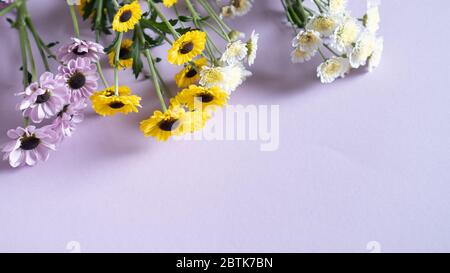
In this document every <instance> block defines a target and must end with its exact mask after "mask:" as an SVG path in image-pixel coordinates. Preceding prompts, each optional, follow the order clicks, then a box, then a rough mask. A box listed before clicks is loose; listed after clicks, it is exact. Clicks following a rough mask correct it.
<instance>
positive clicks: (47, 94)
mask: <svg viewBox="0 0 450 273" xmlns="http://www.w3.org/2000/svg"><path fill="white" fill-rule="evenodd" d="M51 96H52V95H51V94H50V92H48V91H46V92H45V93H44V94H42V95H39V96H37V98H36V103H45V102H47V101H48V100H49V99H50V97H51Z"/></svg>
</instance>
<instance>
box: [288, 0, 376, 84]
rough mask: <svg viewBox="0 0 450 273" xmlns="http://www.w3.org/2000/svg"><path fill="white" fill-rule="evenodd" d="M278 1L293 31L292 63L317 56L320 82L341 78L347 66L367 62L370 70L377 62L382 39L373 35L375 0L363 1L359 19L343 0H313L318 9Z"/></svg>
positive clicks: (305, 60)
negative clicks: (365, 10)
mask: <svg viewBox="0 0 450 273" xmlns="http://www.w3.org/2000/svg"><path fill="white" fill-rule="evenodd" d="M282 2H283V5H284V7H285V10H286V14H287V17H288V20H289V22H290V24H291V25H292V26H293V27H294V29H295V31H296V32H297V35H296V36H295V38H294V39H293V41H292V46H293V47H294V50H293V51H292V53H291V58H292V62H293V63H303V62H307V61H309V60H310V59H311V58H313V57H314V56H316V55H320V56H321V57H322V58H323V63H322V64H320V65H319V67H318V68H317V76H318V77H319V78H320V80H321V82H322V83H331V82H333V81H334V80H336V79H337V78H339V77H344V76H345V75H346V74H347V73H349V72H350V70H351V69H357V68H360V67H362V66H366V65H367V67H368V70H369V71H372V70H373V69H374V68H376V67H377V66H378V65H379V63H380V60H381V56H382V52H383V38H382V37H378V36H377V31H378V29H379V21H380V15H379V9H378V6H379V2H378V1H377V0H368V1H367V6H368V8H367V12H366V14H365V15H364V16H363V17H361V18H355V17H352V16H351V15H350V12H349V11H348V10H347V0H313V2H314V3H315V5H316V6H317V8H318V10H319V11H318V12H316V11H314V10H313V9H311V8H308V7H307V6H306V5H304V3H303V1H293V0H282ZM326 53H329V55H327V54H326ZM329 56H331V57H329Z"/></svg>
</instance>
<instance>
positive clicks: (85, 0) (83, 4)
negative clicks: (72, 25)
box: [77, 0, 93, 16]
mask: <svg viewBox="0 0 450 273" xmlns="http://www.w3.org/2000/svg"><path fill="white" fill-rule="evenodd" d="M91 1H92V0H80V4H79V5H78V6H77V7H78V11H79V12H80V14H81V16H84V8H85V7H86V5H87V4H89V2H91ZM91 16H93V14H92V15H91Z"/></svg>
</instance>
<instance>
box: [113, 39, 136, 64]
mask: <svg viewBox="0 0 450 273" xmlns="http://www.w3.org/2000/svg"><path fill="white" fill-rule="evenodd" d="M132 46H133V41H132V40H130V39H125V40H123V41H122V44H121V46H120V56H119V67H123V69H125V68H129V67H131V66H133V58H132V57H131V51H132V48H131V47H132ZM115 58H116V52H115V51H111V52H110V53H109V54H108V59H109V64H110V65H111V66H112V67H115Z"/></svg>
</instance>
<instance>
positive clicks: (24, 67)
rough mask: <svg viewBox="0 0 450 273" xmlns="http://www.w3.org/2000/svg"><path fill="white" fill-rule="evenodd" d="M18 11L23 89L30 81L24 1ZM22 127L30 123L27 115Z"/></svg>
mask: <svg viewBox="0 0 450 273" xmlns="http://www.w3.org/2000/svg"><path fill="white" fill-rule="evenodd" d="M20 3H21V5H20V6H19V9H18V13H17V23H18V25H17V26H18V29H19V37H20V53H21V56H22V72H23V79H22V83H23V88H24V90H25V89H26V88H27V87H28V85H30V81H29V80H28V61H27V47H26V45H25V43H26V29H25V20H24V16H25V14H26V10H25V9H24V7H25V3H24V2H20ZM23 123H24V127H25V128H26V127H28V125H30V119H29V118H28V117H24V122H23Z"/></svg>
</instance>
